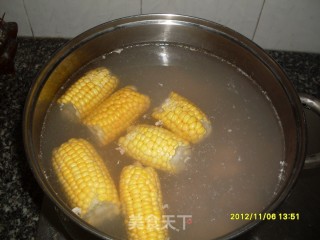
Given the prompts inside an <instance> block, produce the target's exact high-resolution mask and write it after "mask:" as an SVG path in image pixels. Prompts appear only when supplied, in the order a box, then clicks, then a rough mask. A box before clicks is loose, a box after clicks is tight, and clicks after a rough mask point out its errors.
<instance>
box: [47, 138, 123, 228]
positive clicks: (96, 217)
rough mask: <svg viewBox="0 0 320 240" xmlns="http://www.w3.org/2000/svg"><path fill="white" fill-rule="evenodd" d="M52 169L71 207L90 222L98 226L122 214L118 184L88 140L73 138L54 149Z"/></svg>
mask: <svg viewBox="0 0 320 240" xmlns="http://www.w3.org/2000/svg"><path fill="white" fill-rule="evenodd" d="M53 169H54V172H55V173H56V175H57V177H58V180H59V183H60V184H61V186H62V190H63V191H64V193H65V196H66V199H67V201H68V203H69V205H70V207H71V208H72V209H75V210H78V211H79V212H78V214H79V215H80V217H81V218H83V219H85V220H86V221H87V222H89V223H91V224H93V225H98V224H101V223H102V222H103V221H105V220H109V219H112V218H113V217H115V216H116V215H118V214H119V213H120V201H119V198H118V193H117V190H116V187H115V184H114V182H113V180H112V178H111V176H110V174H109V172H108V169H107V167H106V166H105V164H104V162H103V160H102V159H101V157H100V156H99V155H98V153H97V152H96V150H95V149H94V147H93V146H92V145H91V144H90V143H89V142H87V141H86V140H84V139H75V138H72V139H70V140H69V141H67V142H65V143H63V144H62V145H61V146H60V147H59V148H57V149H55V150H54V151H53Z"/></svg>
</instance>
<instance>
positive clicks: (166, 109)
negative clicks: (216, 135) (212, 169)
mask: <svg viewBox="0 0 320 240" xmlns="http://www.w3.org/2000/svg"><path fill="white" fill-rule="evenodd" d="M152 117H154V118H155V119H157V120H159V121H160V122H161V123H162V124H163V126H165V127H166V128H168V129H169V130H171V131H172V132H174V133H175V134H177V135H179V136H180V137H182V138H184V139H185V140H187V141H189V142H192V143H197V142H199V141H200V140H201V139H203V138H205V137H206V136H208V135H209V134H210V132H211V123H210V121H209V120H208V118H207V116H206V115H205V114H204V113H203V112H202V111H201V110H200V109H199V108H198V107H197V106H195V105H194V104H193V103H191V102H190V101H189V100H188V99H186V98H184V97H182V96H180V95H178V94H177V93H175V92H171V93H170V95H169V98H167V99H166V100H165V101H164V103H163V104H162V105H161V106H160V107H158V108H156V109H154V111H153V113H152Z"/></svg>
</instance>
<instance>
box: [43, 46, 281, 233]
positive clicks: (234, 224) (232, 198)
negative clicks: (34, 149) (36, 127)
mask: <svg viewBox="0 0 320 240" xmlns="http://www.w3.org/2000/svg"><path fill="white" fill-rule="evenodd" d="M98 66H106V67H107V68H109V69H110V70H111V71H112V72H113V73H114V74H116V75H117V76H118V77H119V79H120V86H119V87H118V88H121V87H123V86H126V85H134V86H136V87H137V88H138V90H139V91H140V92H142V93H144V94H147V95H149V96H150V98H151V100H152V103H151V107H150V110H149V111H148V112H147V114H146V115H145V118H141V119H140V122H141V123H142V122H143V123H146V122H147V123H151V124H154V123H155V121H154V120H153V119H152V118H151V117H150V113H151V110H152V109H153V108H154V107H156V106H159V105H160V104H161V102H162V101H163V100H164V99H165V98H166V97H167V96H168V95H169V93H170V92H171V91H175V92H177V93H179V94H181V95H182V96H185V97H186V98H188V99H189V100H191V101H192V102H194V103H195V104H196V105H198V106H199V107H200V108H201V109H202V110H203V111H204V112H205V113H206V114H207V116H208V117H209V118H210V120H211V122H212V133H211V135H210V136H209V137H208V138H206V139H205V140H204V141H202V142H200V143H199V144H196V145H193V147H192V158H191V159H190V161H189V162H188V163H187V164H186V169H185V170H184V171H183V172H181V173H179V174H177V175H169V174H167V173H164V172H159V171H158V173H159V177H160V181H161V187H162V193H163V200H164V211H165V215H166V216H165V218H166V219H167V220H168V221H169V223H170V226H169V231H170V233H169V235H170V239H212V238H216V237H219V236H223V235H225V234H227V233H230V232H232V231H233V230H236V229H237V228H239V227H241V226H243V225H245V224H247V223H248V221H240V220H238V221H232V220H230V214H231V213H260V212H262V211H263V210H264V209H265V208H266V207H267V206H268V204H269V203H270V202H271V201H272V199H273V197H274V195H275V192H276V191H277V188H278V186H279V183H280V182H281V181H282V180H283V179H284V177H285V174H284V169H285V164H284V162H283V161H284V160H283V159H284V140H283V133H282V128H281V125H280V123H279V120H278V117H277V114H276V112H275V110H274V108H273V107H272V105H271V103H270V101H269V100H268V97H267V96H266V95H265V93H263V91H262V90H261V89H260V88H259V87H258V86H257V85H256V84H255V83H254V81H252V80H251V79H250V77H249V76H247V75H246V74H244V73H243V72H242V71H241V70H240V69H237V68H236V67H235V66H233V65H231V64H229V63H228V62H226V61H224V60H222V59H219V58H218V57H215V56H213V55H211V54H209V53H206V52H204V51H200V50H196V49H192V48H188V47H187V46H181V45H174V44H145V45H137V46H130V47H127V48H124V49H118V50H116V51H113V52H111V53H107V54H105V55H103V56H101V57H99V58H98V59H95V60H94V61H92V62H90V63H89V64H88V65H87V66H85V67H84V68H82V69H80V70H79V71H78V72H76V73H75V74H74V75H73V76H72V77H71V78H70V80H69V81H68V83H67V84H66V86H64V87H63V88H62V89H61V92H60V93H59V94H58V96H57V97H59V95H61V94H62V93H63V92H64V90H65V89H66V88H67V87H68V85H70V84H72V83H73V82H74V81H75V80H77V79H78V77H79V76H81V75H82V74H83V73H84V72H86V71H88V70H89V69H92V68H95V67H98ZM71 137H82V138H85V139H87V140H89V141H90V142H92V143H94V144H95V140H94V138H93V137H92V135H91V134H90V133H89V131H88V130H87V129H85V128H84V127H83V126H82V125H81V124H78V123H74V122H72V121H68V120H67V119H65V118H64V117H62V116H61V112H60V110H59V108H58V107H57V106H56V105H55V103H54V102H53V104H52V106H51V107H50V108H49V109H48V113H47V116H46V119H45V122H44V127H43V132H42V140H41V151H42V160H43V163H44V166H45V168H46V174H47V176H48V179H49V181H50V182H51V183H52V185H53V187H54V188H55V189H56V191H57V193H58V194H60V195H61V194H62V193H61V191H60V189H59V184H57V179H56V178H55V176H54V175H53V174H52V172H51V155H52V150H53V148H55V147H58V146H59V145H61V143H63V142H65V141H67V140H68V139H69V138H71ZM116 148H117V144H116V143H111V144H109V145H108V146H106V147H103V148H101V147H99V146H97V145H96V149H97V150H98V152H99V153H100V155H101V156H102V157H103V159H104V161H105V162H106V164H107V166H108V168H109V171H110V173H111V175H112V176H113V178H114V181H115V183H116V185H117V186H118V185H119V175H120V172H121V169H122V168H123V167H124V166H126V165H128V164H131V163H133V161H132V159H130V158H128V157H126V156H124V155H121V154H120V153H119V151H117V150H116ZM62 197H63V196H62ZM122 220H123V219H117V220H115V221H114V222H109V223H107V224H105V226H102V230H104V231H105V232H106V233H108V234H110V235H112V236H115V237H118V238H124V237H125V236H126V234H125V228H124V224H123V222H122Z"/></svg>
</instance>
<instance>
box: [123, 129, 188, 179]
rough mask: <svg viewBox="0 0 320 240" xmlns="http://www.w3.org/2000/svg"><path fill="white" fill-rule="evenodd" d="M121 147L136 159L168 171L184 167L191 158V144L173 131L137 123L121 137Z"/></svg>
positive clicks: (175, 170)
mask: <svg viewBox="0 0 320 240" xmlns="http://www.w3.org/2000/svg"><path fill="white" fill-rule="evenodd" d="M119 146H120V149H121V150H123V151H124V152H125V153H126V154H127V155H129V156H131V157H132V158H134V159H135V160H137V161H139V162H141V163H143V164H145V165H147V166H151V167H154V168H157V169H161V170H164V171H167V172H171V173H174V172H178V171H180V170H181V169H183V167H184V164H185V162H186V161H187V160H188V159H189V158H190V153H191V150H190V145H189V143H188V142H187V141H185V140H184V139H183V138H180V137H178V136H176V135H175V134H173V133H172V132H170V131H168V130H166V129H164V128H160V127H156V126H152V125H137V126H135V127H132V128H131V129H129V132H128V134H127V135H126V136H124V137H121V138H120V139H119Z"/></svg>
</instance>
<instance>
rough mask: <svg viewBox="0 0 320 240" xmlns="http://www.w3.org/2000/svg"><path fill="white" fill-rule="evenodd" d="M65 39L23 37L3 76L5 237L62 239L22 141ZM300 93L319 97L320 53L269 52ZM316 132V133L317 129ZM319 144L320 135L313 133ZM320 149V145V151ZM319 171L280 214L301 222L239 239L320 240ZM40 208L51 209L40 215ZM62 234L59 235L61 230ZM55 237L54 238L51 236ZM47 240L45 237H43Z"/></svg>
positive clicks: (0, 169) (0, 194)
mask: <svg viewBox="0 0 320 240" xmlns="http://www.w3.org/2000/svg"><path fill="white" fill-rule="evenodd" d="M66 41H67V40H65V39H32V38H19V39H18V50H17V55H16V58H15V67H16V74H15V75H0V91H1V97H0V99H1V104H0V126H1V129H0V136H1V142H0V144H1V147H0V149H1V160H0V176H1V181H0V209H1V214H0V239H63V238H61V236H63V235H64V231H63V230H61V231H60V226H59V222H57V221H55V220H54V219H55V218H56V216H55V215H54V214H53V213H54V211H53V206H52V204H51V203H50V201H49V200H48V198H43V192H42V191H41V189H40V188H39V186H38V185H37V183H36V181H35V179H34V178H33V176H32V173H31V171H30V168H29V166H28V164H27V161H26V157H25V154H24V150H23V143H22V129H21V124H22V123H21V121H22V113H23V106H24V101H25V99H26V96H27V93H28V90H29V87H30V85H31V82H32V81H33V80H34V79H35V77H36V74H37V73H38V72H39V71H40V69H41V67H42V66H43V65H44V64H45V62H46V61H47V60H48V59H49V58H50V56H52V54H53V52H54V51H56V50H57V49H58V48H59V47H60V46H61V45H62V44H64V43H65V42H66ZM269 53H270V55H271V56H272V57H274V59H275V60H276V61H277V62H278V63H279V64H280V65H281V66H282V67H283V68H284V70H285V71H286V72H287V74H288V76H289V78H290V79H291V80H292V82H293V84H294V86H295V87H296V89H297V91H298V92H304V93H308V94H311V95H313V96H315V97H317V98H320V55H319V54H309V53H296V52H281V51H269ZM312 132H314V130H312ZM314 135H315V136H316V137H315V138H316V140H317V141H318V143H316V144H315V145H318V146H320V143H319V141H320V137H317V136H320V132H319V134H318V135H317V134H314ZM319 148H320V147H319ZM319 186H320V168H319V169H312V170H305V171H303V172H302V173H301V175H300V176H299V178H298V181H297V183H296V186H295V187H294V188H293V189H292V192H291V194H290V195H289V196H288V198H287V199H286V200H285V201H284V202H283V203H282V204H281V205H280V206H279V207H278V208H277V210H276V212H277V213H299V216H300V219H299V220H293V221H289V220H286V221H285V220H282V221H280V220H278V221H264V222H262V223H260V224H259V225H257V226H256V227H255V228H253V229H252V230H250V231H249V232H247V233H245V234H243V235H242V236H241V237H238V239H254V240H258V239H261V240H263V239H294V240H296V239H319V238H320V207H319V204H320V187H319ZM41 207H42V208H43V209H45V210H46V211H41ZM57 229H58V230H59V232H57V231H56V230H57ZM48 235H50V236H51V238H48V237H47V236H48ZM41 237H42V238H41Z"/></svg>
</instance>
